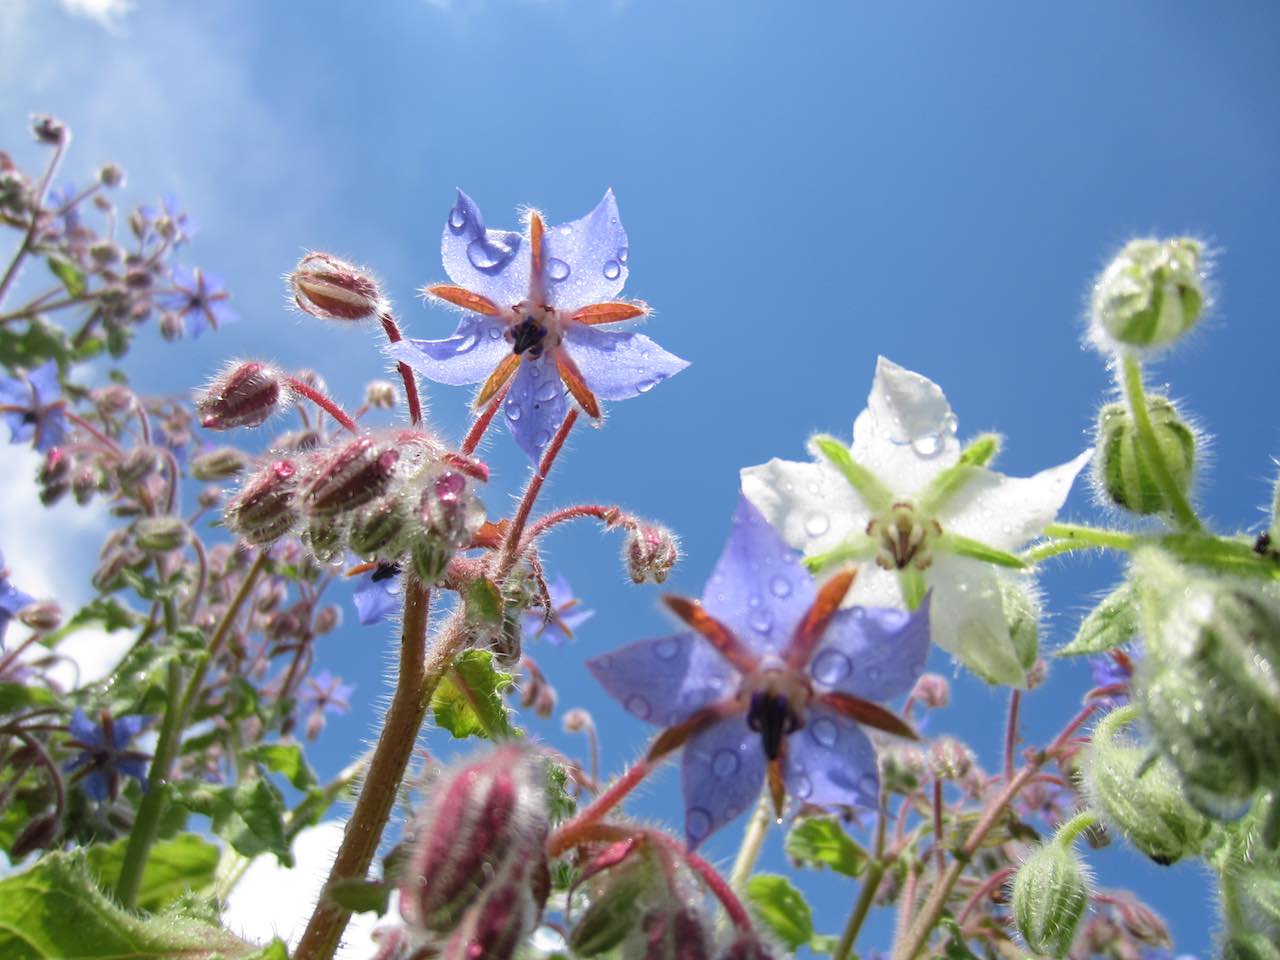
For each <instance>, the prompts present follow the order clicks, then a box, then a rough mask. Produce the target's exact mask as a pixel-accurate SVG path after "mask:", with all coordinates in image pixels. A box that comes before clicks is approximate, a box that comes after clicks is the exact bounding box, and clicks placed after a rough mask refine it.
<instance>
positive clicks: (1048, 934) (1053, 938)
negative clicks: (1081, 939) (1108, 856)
mask: <svg viewBox="0 0 1280 960" xmlns="http://www.w3.org/2000/svg"><path fill="white" fill-rule="evenodd" d="M1088 905H1089V876H1088V870H1087V869H1086V868H1085V865H1084V862H1083V861H1082V860H1081V859H1080V857H1079V856H1078V855H1077V854H1076V852H1075V850H1073V849H1072V848H1071V847H1070V846H1068V845H1064V844H1061V843H1058V842H1057V841H1053V840H1051V841H1049V842H1048V843H1046V844H1044V845H1043V846H1041V847H1038V848H1037V849H1035V850H1033V851H1032V852H1031V853H1030V854H1029V855H1028V856H1027V859H1026V860H1024V861H1022V866H1020V867H1019V868H1018V872H1017V874H1016V875H1015V876H1014V878H1013V918H1014V921H1015V922H1016V923H1017V925H1018V932H1019V933H1020V934H1022V939H1023V940H1025V941H1026V944H1027V948H1028V949H1030V950H1032V951H1034V952H1035V953H1039V954H1044V955H1045V956H1050V957H1065V956H1066V955H1067V952H1068V951H1069V950H1070V949H1071V943H1072V941H1074V940H1075V938H1076V929H1077V928H1078V927H1079V926H1080V921H1081V919H1082V918H1083V917H1084V911H1085V908H1086V907H1087V906H1088Z"/></svg>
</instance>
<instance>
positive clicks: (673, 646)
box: [653, 637, 680, 660]
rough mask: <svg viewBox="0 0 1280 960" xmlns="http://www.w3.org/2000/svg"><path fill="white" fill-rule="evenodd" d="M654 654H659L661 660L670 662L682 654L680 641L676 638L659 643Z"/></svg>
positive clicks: (654, 649) (669, 638)
mask: <svg viewBox="0 0 1280 960" xmlns="http://www.w3.org/2000/svg"><path fill="white" fill-rule="evenodd" d="M653 652H654V653H655V654H657V656H658V659H659V660H670V659H672V658H673V657H674V656H675V655H676V654H677V653H679V652H680V641H679V640H677V639H676V638H675V637H668V638H667V639H666V640H662V641H659V642H658V644H657V646H655V647H654V648H653Z"/></svg>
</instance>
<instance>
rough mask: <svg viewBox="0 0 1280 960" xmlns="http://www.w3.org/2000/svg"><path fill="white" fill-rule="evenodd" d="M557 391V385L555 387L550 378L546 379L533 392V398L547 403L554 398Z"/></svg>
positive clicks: (558, 390)
mask: <svg viewBox="0 0 1280 960" xmlns="http://www.w3.org/2000/svg"><path fill="white" fill-rule="evenodd" d="M559 392H560V389H559V387H557V386H556V385H555V383H554V382H552V381H551V380H548V381H546V382H545V383H543V384H542V386H540V387H538V389H537V390H535V391H534V392H533V399H535V400H538V401H541V402H542V403H547V402H549V401H551V400H554V399H555V398H556V395H557V394H558V393H559Z"/></svg>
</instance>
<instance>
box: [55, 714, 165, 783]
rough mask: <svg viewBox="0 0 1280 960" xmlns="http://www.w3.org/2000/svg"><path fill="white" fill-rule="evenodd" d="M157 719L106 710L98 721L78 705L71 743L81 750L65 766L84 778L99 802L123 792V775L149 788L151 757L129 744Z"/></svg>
mask: <svg viewBox="0 0 1280 960" xmlns="http://www.w3.org/2000/svg"><path fill="white" fill-rule="evenodd" d="M154 719H155V717H145V716H140V715H138V714H130V715H128V716H122V717H112V716H111V714H109V713H107V712H106V711H103V713H102V716H101V717H100V718H99V720H98V722H97V723H94V722H93V721H91V720H90V719H89V718H88V717H87V716H85V713H84V711H83V710H80V709H78V708H77V709H76V712H75V715H74V716H73V717H72V718H71V723H70V725H69V728H70V730H71V737H72V739H70V740H68V741H67V746H69V747H74V748H76V749H78V750H79V751H80V754H79V756H77V757H75V758H74V759H73V760H72V761H71V762H70V763H68V764H67V765H66V766H65V767H64V768H63V770H64V771H65V772H66V773H75V774H76V779H78V780H83V781H84V791H85V793H87V794H88V795H89V796H90V797H91V798H93V799H94V800H97V801H98V802H99V803H101V802H102V801H104V800H106V799H107V798H108V797H110V798H111V799H112V800H114V799H115V798H116V797H118V796H119V795H120V777H121V775H124V776H126V777H133V778H134V779H135V780H137V781H138V782H139V783H140V784H142V787H143V789H144V790H145V789H146V786H147V761H148V760H149V759H150V757H149V756H148V755H147V754H145V753H141V752H139V751H137V750H126V749H125V748H126V747H127V746H128V745H129V743H130V741H132V740H133V739H134V737H136V736H137V735H138V734H140V733H141V732H142V731H143V730H144V729H145V728H146V727H147V726H148V725H149V724H150V723H151V721H152V720H154Z"/></svg>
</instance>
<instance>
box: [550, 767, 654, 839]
mask: <svg viewBox="0 0 1280 960" xmlns="http://www.w3.org/2000/svg"><path fill="white" fill-rule="evenodd" d="M655 766H656V764H653V763H650V762H649V761H648V760H641V761H639V762H638V763H636V765H635V766H633V767H631V769H629V770H628V771H627V772H626V773H624V774H623V775H622V776H620V777H619V778H618V779H617V780H615V781H614V782H613V785H612V786H611V787H609V789H608V790H606V791H605V792H604V793H602V794H600V796H598V797H596V798H595V800H593V801H592V802H591V805H590V806H588V807H586V808H585V809H584V810H583V811H582V812H581V813H579V814H578V815H577V816H576V817H574V818H573V819H572V820H570V821H569V822H568V823H566V824H563V825H561V826H560V827H559V829H557V830H556V831H555V833H553V834H551V837H550V839H548V840H547V854H548V856H552V857H554V856H558V855H559V854H561V853H564V852H565V851H566V850H568V849H570V848H571V847H573V846H576V845H577V844H578V843H579V842H581V840H582V839H584V838H585V834H586V833H587V831H588V829H589V828H590V827H592V826H594V825H595V824H596V823H598V822H599V821H600V820H601V819H602V818H603V817H604V816H605V814H607V813H608V812H609V811H610V810H612V809H613V808H614V807H616V806H617V805H618V804H620V803H621V802H622V801H623V800H624V799H626V796H627V794H629V793H630V792H631V791H632V790H634V789H635V788H636V787H637V786H638V785H639V784H640V781H641V780H643V779H644V778H645V777H646V776H648V775H649V774H650V773H651V772H652V771H653V769H654V767H655Z"/></svg>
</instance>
